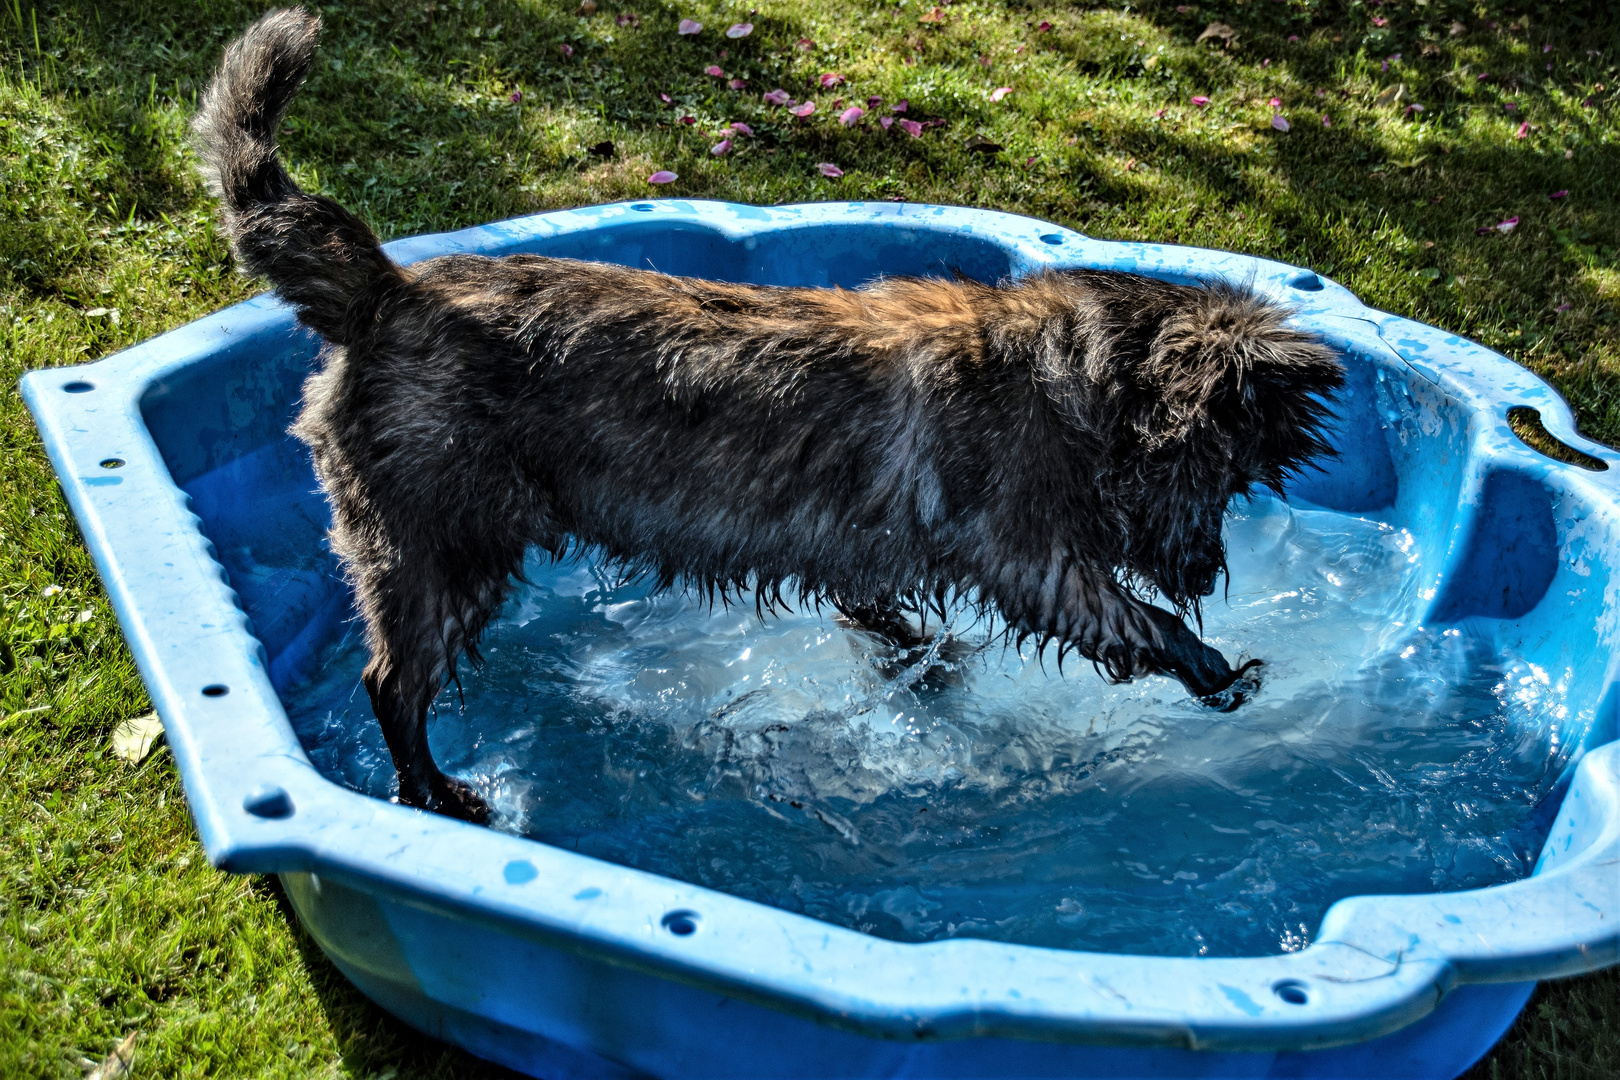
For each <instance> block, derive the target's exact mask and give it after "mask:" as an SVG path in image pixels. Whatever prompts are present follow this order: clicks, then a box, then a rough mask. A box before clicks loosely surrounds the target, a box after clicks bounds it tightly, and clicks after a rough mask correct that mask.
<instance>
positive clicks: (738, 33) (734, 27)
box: [726, 22, 754, 38]
mask: <svg viewBox="0 0 1620 1080" xmlns="http://www.w3.org/2000/svg"><path fill="white" fill-rule="evenodd" d="M753 32H754V24H753V23H751V22H740V23H732V24H731V25H730V26H728V27H726V37H728V38H740V37H747V36H748V35H749V34H752V33H753Z"/></svg>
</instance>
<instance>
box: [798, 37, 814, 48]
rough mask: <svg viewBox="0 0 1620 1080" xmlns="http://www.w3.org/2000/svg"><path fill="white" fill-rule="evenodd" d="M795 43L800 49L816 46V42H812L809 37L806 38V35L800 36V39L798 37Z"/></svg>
mask: <svg viewBox="0 0 1620 1080" xmlns="http://www.w3.org/2000/svg"><path fill="white" fill-rule="evenodd" d="M797 44H798V46H799V48H801V49H813V48H815V47H816V43H815V42H813V41H811V40H810V39H809V38H807V37H802V38H800V39H799V40H798V43H797Z"/></svg>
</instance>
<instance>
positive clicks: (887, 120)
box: [878, 116, 894, 131]
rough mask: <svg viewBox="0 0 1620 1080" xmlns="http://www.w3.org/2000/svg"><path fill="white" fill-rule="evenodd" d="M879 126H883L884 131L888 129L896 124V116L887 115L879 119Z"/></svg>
mask: <svg viewBox="0 0 1620 1080" xmlns="http://www.w3.org/2000/svg"><path fill="white" fill-rule="evenodd" d="M878 126H879V127H881V128H882V129H883V130H884V131H888V130H889V128H891V127H892V126H894V117H892V116H885V117H884V118H883V119H881V120H879V121H878Z"/></svg>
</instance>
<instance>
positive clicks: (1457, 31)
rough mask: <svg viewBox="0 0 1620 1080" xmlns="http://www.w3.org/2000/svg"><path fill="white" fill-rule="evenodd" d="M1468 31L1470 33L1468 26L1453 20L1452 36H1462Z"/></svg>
mask: <svg viewBox="0 0 1620 1080" xmlns="http://www.w3.org/2000/svg"><path fill="white" fill-rule="evenodd" d="M1466 33H1468V27H1466V26H1464V25H1463V24H1462V23H1460V22H1453V23H1452V24H1451V36H1452V37H1462V36H1463V35H1464V34H1466Z"/></svg>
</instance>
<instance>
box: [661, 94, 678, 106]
mask: <svg viewBox="0 0 1620 1080" xmlns="http://www.w3.org/2000/svg"><path fill="white" fill-rule="evenodd" d="M658 100H659V101H662V102H663V103H664V104H666V105H667V104H669V103H670V102H672V101H674V100H675V99H674V98H672V97H670V96H669V95H668V94H659V95H658Z"/></svg>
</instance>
